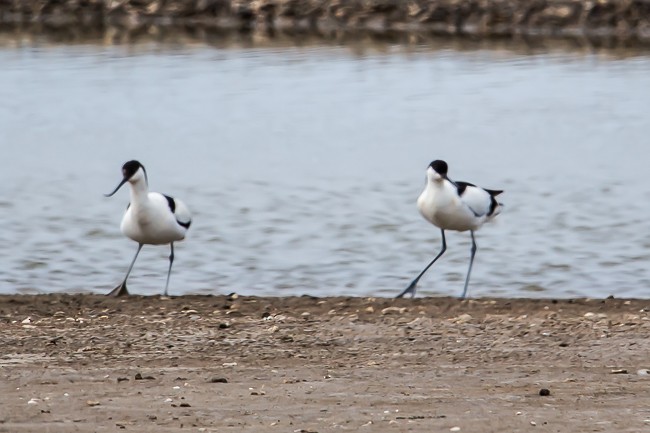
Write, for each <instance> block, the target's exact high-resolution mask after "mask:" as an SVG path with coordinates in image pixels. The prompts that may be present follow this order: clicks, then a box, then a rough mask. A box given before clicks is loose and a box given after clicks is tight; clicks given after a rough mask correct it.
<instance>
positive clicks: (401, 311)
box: [381, 307, 407, 315]
mask: <svg viewBox="0 0 650 433" xmlns="http://www.w3.org/2000/svg"><path fill="white" fill-rule="evenodd" d="M406 311H407V308H406V307H386V308H384V309H383V310H381V314H384V315H385V314H404V313H405V312H406Z"/></svg>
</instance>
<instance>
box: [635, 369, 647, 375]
mask: <svg viewBox="0 0 650 433" xmlns="http://www.w3.org/2000/svg"><path fill="white" fill-rule="evenodd" d="M636 374H638V375H639V376H647V375H649V374H650V371H648V370H647V369H645V368H642V369H641V370H637V372H636Z"/></svg>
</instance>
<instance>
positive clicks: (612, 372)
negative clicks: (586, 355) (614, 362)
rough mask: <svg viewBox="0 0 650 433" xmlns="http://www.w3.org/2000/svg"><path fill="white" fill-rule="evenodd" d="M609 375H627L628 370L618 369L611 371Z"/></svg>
mask: <svg viewBox="0 0 650 433" xmlns="http://www.w3.org/2000/svg"><path fill="white" fill-rule="evenodd" d="M609 374H627V370H626V369H625V368H617V369H614V370H612V371H610V372H609Z"/></svg>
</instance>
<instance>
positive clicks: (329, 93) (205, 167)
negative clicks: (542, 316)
mask: <svg viewBox="0 0 650 433" xmlns="http://www.w3.org/2000/svg"><path fill="white" fill-rule="evenodd" d="M0 65H1V66H0V101H1V103H0V148H1V149H2V161H3V163H2V169H1V170H0V225H1V226H2V229H1V230H0V246H1V247H2V248H1V249H0V263H1V266H2V270H1V272H2V273H1V274H0V292H2V293H15V292H62V291H75V292H77V291H88V292H97V293H102V292H105V291H107V290H109V289H111V288H112V287H113V286H114V285H115V284H116V283H118V282H119V281H120V279H121V278H122V277H123V273H124V272H125V271H126V268H127V266H128V264H129V261H130V260H131V258H132V255H133V254H134V252H135V249H136V244H135V243H134V242H132V241H130V240H128V239H126V238H124V237H123V236H122V235H121V233H120V231H119V221H120V218H121V215H122V212H123V210H124V208H125V206H126V204H127V202H128V193H127V192H126V190H124V191H121V192H120V193H118V194H116V195H115V196H114V197H113V198H110V199H108V198H104V197H103V196H102V194H103V193H106V192H110V190H111V189H112V188H113V187H114V186H115V185H116V184H117V182H118V181H119V180H120V167H121V165H122V163H124V162H125V161H126V160H129V159H133V158H136V159H139V160H140V161H142V162H143V163H144V164H145V166H146V167H147V170H148V173H149V180H150V186H151V188H152V189H153V190H157V191H161V192H165V193H168V194H170V195H175V196H177V197H179V198H182V199H183V201H185V202H186V203H187V205H188V206H189V207H190V209H191V210H192V211H193V213H194V224H193V226H192V228H191V230H190V233H189V236H188V238H187V240H186V241H185V242H183V243H179V244H177V248H176V262H175V264H174V266H175V269H174V272H173V275H172V281H171V285H170V292H171V293H172V294H183V293H215V294H216V293H229V292H233V291H236V292H238V293H243V294H263V295H288V294H303V293H309V294H312V295H318V296H324V295H341V294H350V295H379V296H392V295H395V294H397V293H398V292H399V291H400V290H402V289H403V288H404V287H405V286H406V285H407V284H408V282H409V281H410V280H411V279H412V278H413V277H414V276H415V274H417V272H419V271H420V269H421V268H422V267H423V266H424V265H425V264H426V263H427V262H428V261H429V260H430V259H431V258H432V257H433V255H434V254H435V253H437V251H438V249H439V247H440V236H439V231H438V230H437V229H436V228H434V227H433V226H431V225H429V224H428V223H427V222H426V221H425V220H423V219H422V218H421V217H420V215H419V214H418V212H417V209H416V207H415V199H416V197H417V196H418V194H419V193H420V190H421V189H422V187H423V181H424V172H425V168H426V166H427V165H428V163H429V162H430V161H431V160H432V159H437V158H441V159H446V160H447V161H448V162H449V164H450V175H451V176H452V178H455V179H458V180H467V181H472V182H476V183H478V184H480V185H483V186H485V187H489V188H502V189H505V190H506V193H505V194H504V195H503V196H502V197H503V201H504V202H505V203H506V208H505V211H504V213H503V214H502V215H501V216H500V217H499V218H498V219H497V221H496V222H495V223H494V224H491V225H488V226H485V227H484V228H483V229H482V230H480V231H479V232H478V233H477V242H478V244H479V250H478V253H477V259H476V262H475V268H474V272H473V276H472V284H471V285H470V295H471V296H476V297H480V296H492V295H494V296H536V297H537V296H544V297H570V296H607V295H610V294H614V295H616V296H627V297H632V296H634V297H648V296H650V266H649V264H650V222H648V218H647V216H648V215H650V184H648V182H647V181H646V176H647V175H646V173H647V172H648V163H649V162H650V142H649V141H648V136H649V135H648V134H649V132H650V115H649V113H650V98H649V96H650V93H649V92H650V90H649V89H650V57H644V56H638V57H633V58H628V59H616V58H614V57H610V56H602V55H595V54H580V55H571V54H554V53H550V54H539V55H530V56H528V55H519V54H514V53H512V52H504V51H497V50H494V51H493V50H478V51H470V52H458V51H453V50H446V49H442V50H430V49H428V48H427V47H419V48H416V49H411V50H408V51H407V50H405V49H403V48H400V47H399V46H386V47H385V48H384V50H383V52H379V51H377V50H367V51H364V52H361V53H359V52H355V51H354V50H350V49H347V48H340V47H303V48H295V47H285V48H274V49H245V48H215V47H208V46H203V45H194V46H180V47H179V46H167V45H146V46H140V47H132V46H126V47H115V46H96V45H78V46H49V45H44V46H39V45H31V44H30V45H27V46H14V47H11V46H4V47H1V48H0ZM447 240H448V251H447V254H446V256H444V257H443V258H442V259H441V260H440V261H439V262H438V263H437V264H436V265H435V266H434V267H433V268H432V269H431V270H430V271H429V273H428V274H427V276H426V277H425V278H423V279H422V280H421V283H420V289H419V293H420V294H445V295H457V294H460V292H461V289H462V283H463V279H464V275H465V272H466V266H467V260H468V256H469V234H468V233H462V234H458V233H450V234H449V235H448V236H447ZM168 254H169V252H168V249H167V247H145V248H144V249H143V251H142V253H141V255H140V258H139V260H138V263H137V264H136V267H135V269H134V272H133V274H132V277H131V279H130V280H129V287H130V289H131V291H132V292H134V293H141V294H158V293H161V292H162V289H163V286H164V281H165V275H166V270H167V256H168Z"/></svg>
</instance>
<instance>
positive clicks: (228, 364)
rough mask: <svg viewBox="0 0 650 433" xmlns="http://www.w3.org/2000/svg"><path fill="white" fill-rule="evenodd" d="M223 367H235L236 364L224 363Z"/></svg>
mask: <svg viewBox="0 0 650 433" xmlns="http://www.w3.org/2000/svg"><path fill="white" fill-rule="evenodd" d="M221 365H223V366H224V367H236V366H237V363H236V362H224V363H223V364H221Z"/></svg>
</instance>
